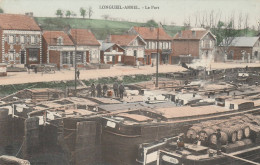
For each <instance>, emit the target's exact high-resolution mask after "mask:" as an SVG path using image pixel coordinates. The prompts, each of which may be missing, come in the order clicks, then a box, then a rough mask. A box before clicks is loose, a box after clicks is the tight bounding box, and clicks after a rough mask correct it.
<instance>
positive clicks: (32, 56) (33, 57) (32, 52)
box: [29, 49, 39, 62]
mask: <svg viewBox="0 0 260 165" xmlns="http://www.w3.org/2000/svg"><path fill="white" fill-rule="evenodd" d="M38 55H39V49H29V61H31V62H37V61H38Z"/></svg>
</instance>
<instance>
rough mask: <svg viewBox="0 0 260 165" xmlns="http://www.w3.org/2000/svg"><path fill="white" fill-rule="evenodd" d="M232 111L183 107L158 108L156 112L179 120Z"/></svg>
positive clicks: (203, 107) (211, 107)
mask: <svg viewBox="0 0 260 165" xmlns="http://www.w3.org/2000/svg"><path fill="white" fill-rule="evenodd" d="M226 111H230V110H227V109H225V108H223V107H219V106H215V105H209V106H198V107H190V106H182V107H169V108H157V109H156V110H155V112H157V113H159V114H161V115H162V116H164V117H166V118H168V119H169V118H178V117H195V116H200V115H210V114H214V113H220V112H226Z"/></svg>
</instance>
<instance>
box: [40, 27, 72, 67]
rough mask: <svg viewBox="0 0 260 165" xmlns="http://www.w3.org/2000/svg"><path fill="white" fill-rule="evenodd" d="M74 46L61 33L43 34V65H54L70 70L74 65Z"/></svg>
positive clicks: (66, 36) (48, 32) (50, 32)
mask: <svg viewBox="0 0 260 165" xmlns="http://www.w3.org/2000/svg"><path fill="white" fill-rule="evenodd" d="M74 52H75V46H74V43H73V42H72V40H71V39H70V37H69V36H68V35H67V34H66V33H65V32H63V31H44V32H43V63H47V64H50V63H51V64H56V65H57V67H58V68H59V69H60V68H70V67H72V66H73V64H74Z"/></svg>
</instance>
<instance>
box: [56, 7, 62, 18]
mask: <svg viewBox="0 0 260 165" xmlns="http://www.w3.org/2000/svg"><path fill="white" fill-rule="evenodd" d="M56 16H57V17H60V18H61V17H62V16H63V11H62V10H61V9H58V10H56Z"/></svg>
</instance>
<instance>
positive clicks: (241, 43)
mask: <svg viewBox="0 0 260 165" xmlns="http://www.w3.org/2000/svg"><path fill="white" fill-rule="evenodd" d="M229 39H230V40H232V41H231V43H230V44H229V46H234V47H253V46H254V45H255V43H256V42H257V40H258V39H259V37H235V38H233V39H232V38H229ZM225 41H226V39H223V41H222V42H221V43H220V46H221V45H223V43H225Z"/></svg>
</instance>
